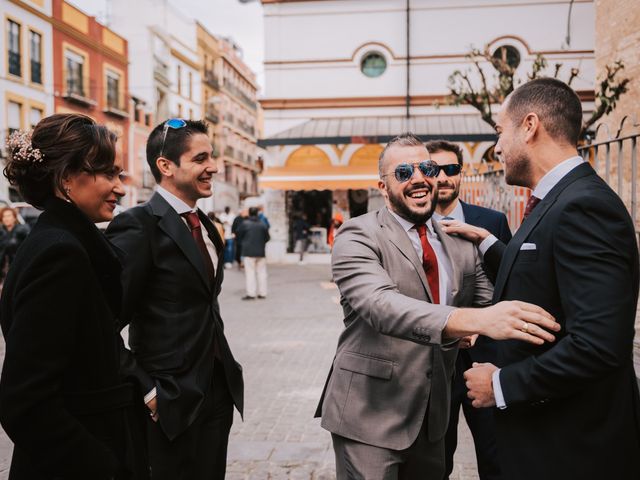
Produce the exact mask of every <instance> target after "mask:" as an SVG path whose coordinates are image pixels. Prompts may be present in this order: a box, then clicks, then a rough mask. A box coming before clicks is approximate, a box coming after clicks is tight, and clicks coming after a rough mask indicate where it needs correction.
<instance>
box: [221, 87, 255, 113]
mask: <svg viewBox="0 0 640 480" xmlns="http://www.w3.org/2000/svg"><path fill="white" fill-rule="evenodd" d="M224 88H226V89H227V91H228V92H229V93H231V94H232V95H233V96H235V97H236V98H237V99H238V100H240V101H241V102H242V103H244V104H245V105H246V106H247V107H248V108H250V109H251V110H257V108H258V106H257V103H256V102H255V101H253V100H251V98H249V96H248V95H247V94H246V93H244V92H243V91H242V90H240V89H239V88H238V87H237V86H235V85H234V84H233V83H231V82H230V81H228V80H225V81H224Z"/></svg>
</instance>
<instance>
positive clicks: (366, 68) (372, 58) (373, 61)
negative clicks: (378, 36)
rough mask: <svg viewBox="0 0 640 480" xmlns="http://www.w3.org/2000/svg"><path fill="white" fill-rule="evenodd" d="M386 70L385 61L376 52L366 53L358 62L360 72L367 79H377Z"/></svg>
mask: <svg viewBox="0 0 640 480" xmlns="http://www.w3.org/2000/svg"><path fill="white" fill-rule="evenodd" d="M386 69H387V61H386V60H385V59H384V57H383V56H382V55H381V54H379V53H378V52H371V53H367V54H366V55H365V56H364V57H363V58H362V62H360V70H361V71H362V73H364V74H365V75H366V76H367V77H370V78H375V77H379V76H380V75H382V74H383V73H384V71H385V70H386Z"/></svg>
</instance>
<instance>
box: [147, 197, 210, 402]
mask: <svg viewBox="0 0 640 480" xmlns="http://www.w3.org/2000/svg"><path fill="white" fill-rule="evenodd" d="M156 192H158V194H159V195H160V196H161V197H162V198H164V199H165V200H166V201H167V203H168V204H169V205H170V206H171V208H173V209H174V210H175V211H176V213H177V214H178V215H180V218H181V219H182V221H183V222H184V224H185V226H186V227H187V228H189V224H188V223H187V219H186V218H184V217H183V216H182V214H183V213H189V212H195V213H197V211H198V209H197V208H191V207H190V206H189V205H187V204H186V203H185V202H184V201H183V200H181V199H179V198H178V197H176V196H175V195H174V194H173V193H171V192H170V191H168V190H167V189H166V188H162V187H161V186H160V185H157V186H156ZM189 230H191V229H189ZM202 230H203V234H202V238H203V239H204V244H205V245H206V246H207V251H208V252H209V256H210V257H211V261H212V262H213V268H214V269H215V268H216V265H218V253H217V252H216V246H215V245H214V244H213V241H212V240H211V238H210V237H209V235H205V233H206V229H205V228H204V227H202ZM157 395H158V392H157V390H156V388H155V387H154V388H153V389H152V390H150V391H149V392H147V394H146V395H145V396H144V403H149V402H150V401H151V400H153V399H154V398H156V396H157Z"/></svg>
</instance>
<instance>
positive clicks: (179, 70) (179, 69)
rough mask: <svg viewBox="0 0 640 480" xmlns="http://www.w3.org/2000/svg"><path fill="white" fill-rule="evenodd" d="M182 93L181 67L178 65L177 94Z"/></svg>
mask: <svg viewBox="0 0 640 480" xmlns="http://www.w3.org/2000/svg"><path fill="white" fill-rule="evenodd" d="M181 94H182V68H180V65H178V95H181Z"/></svg>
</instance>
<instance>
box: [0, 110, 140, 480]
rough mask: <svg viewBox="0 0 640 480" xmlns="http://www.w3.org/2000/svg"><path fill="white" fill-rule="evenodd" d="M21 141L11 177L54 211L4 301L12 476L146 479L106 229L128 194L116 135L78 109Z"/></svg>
mask: <svg viewBox="0 0 640 480" xmlns="http://www.w3.org/2000/svg"><path fill="white" fill-rule="evenodd" d="M14 135H15V136H14V137H13V140H12V141H11V143H10V147H9V151H10V153H9V160H8V161H7V166H6V168H5V175H6V176H7V178H8V179H9V182H10V183H11V184H12V185H15V186H16V187H17V188H18V189H19V191H20V193H21V194H22V196H23V197H24V198H25V199H26V200H27V201H28V202H29V203H31V204H32V205H34V206H35V207H37V208H40V209H44V212H43V213H42V215H40V217H39V218H38V221H37V222H36V224H35V226H34V228H33V231H32V232H31V234H30V235H29V236H28V237H27V239H26V240H25V241H24V242H23V244H22V247H21V248H20V250H19V251H18V252H17V254H16V256H15V260H14V262H13V265H12V267H11V269H10V270H9V274H8V275H7V278H6V282H5V285H4V291H3V293H2V300H1V301H0V317H1V318H2V332H3V334H4V338H5V341H6V353H5V360H4V367H3V371H2V378H1V379H0V421H1V422H2V426H3V427H4V429H5V431H6V432H7V434H8V435H9V438H11V440H12V441H13V442H14V444H15V447H14V450H13V459H12V462H11V471H10V473H9V478H11V479H12V480H24V479H29V480H31V479H57V478H60V479H63V478H64V479H85V478H86V479H98V480H107V479H118V480H125V479H127V480H131V479H136V480H137V479H142V478H146V476H147V473H148V468H147V462H146V456H145V453H144V441H143V440H139V439H141V438H142V437H141V436H136V433H137V430H136V425H137V423H136V421H135V418H136V416H135V415H134V412H133V409H134V405H135V404H136V399H138V401H137V403H138V404H139V405H141V403H142V402H141V401H140V400H139V399H140V397H139V396H138V395H136V393H135V389H134V387H133V385H131V384H127V383H123V382H122V380H121V378H120V374H119V367H120V358H119V355H118V351H119V350H118V343H119V341H120V335H119V331H118V329H117V327H116V318H117V315H118V312H119V310H120V301H121V286H120V272H121V265H120V262H119V260H118V257H117V255H116V253H115V251H114V250H113V248H112V246H111V245H110V244H109V242H108V241H107V240H106V239H105V238H104V236H103V235H102V233H100V231H99V230H98V229H97V228H96V226H95V225H94V223H96V222H103V221H109V220H111V219H112V218H113V211H114V209H115V206H116V203H117V201H118V199H119V198H120V197H121V196H122V195H124V189H123V186H122V183H121V181H120V176H119V175H120V172H121V169H120V166H118V165H116V164H115V163H114V161H115V157H116V146H115V144H116V135H115V134H114V133H112V132H110V131H109V130H107V128H106V127H104V126H102V125H97V124H96V123H95V122H94V121H93V120H92V119H90V118H89V117H86V116H84V115H77V114H58V115H52V116H50V117H47V118H44V119H42V120H41V121H40V122H39V123H38V125H36V127H35V129H34V131H33V135H32V136H31V137H29V136H28V135H27V134H14ZM18 139H19V140H18ZM140 433H141V432H140Z"/></svg>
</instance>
